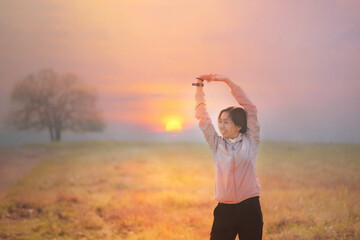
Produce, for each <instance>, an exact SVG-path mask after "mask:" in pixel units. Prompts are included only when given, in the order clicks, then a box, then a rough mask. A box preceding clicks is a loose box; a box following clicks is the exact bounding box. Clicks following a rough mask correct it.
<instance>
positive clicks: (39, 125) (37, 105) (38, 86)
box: [4, 69, 105, 141]
mask: <svg viewBox="0 0 360 240" xmlns="http://www.w3.org/2000/svg"><path fill="white" fill-rule="evenodd" d="M96 101H97V95H96V91H95V89H94V88H92V87H90V86H89V85H87V84H85V83H84V82H83V81H82V80H81V79H80V78H78V77H77V76H76V75H75V74H64V75H59V74H56V73H55V72H54V71H53V70H51V69H44V70H40V71H39V72H37V73H36V74H30V75H28V76H27V77H25V78H24V79H22V80H20V81H18V82H17V83H16V84H15V87H14V89H13V91H12V93H11V111H10V112H9V114H8V115H7V117H6V118H5V121H4V123H5V125H7V126H12V127H15V128H16V129H18V130H27V129H32V128H34V129H36V130H44V129H47V130H48V131H49V133H50V138H51V141H60V140H61V133H62V131H65V130H70V131H75V132H85V131H102V130H104V128H105V123H104V121H103V119H102V117H101V113H100V111H99V110H97V109H96V108H95V104H96Z"/></svg>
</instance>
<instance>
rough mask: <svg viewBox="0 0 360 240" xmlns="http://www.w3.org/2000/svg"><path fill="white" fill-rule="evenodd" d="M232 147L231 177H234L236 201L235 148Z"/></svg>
mask: <svg viewBox="0 0 360 240" xmlns="http://www.w3.org/2000/svg"><path fill="white" fill-rule="evenodd" d="M231 147H232V150H233V152H232V162H233V168H232V169H233V179H234V188H235V189H234V192H235V200H236V202H237V193H236V180H235V158H234V150H235V147H234V145H232V146H231Z"/></svg>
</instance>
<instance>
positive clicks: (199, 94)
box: [195, 87, 219, 154]
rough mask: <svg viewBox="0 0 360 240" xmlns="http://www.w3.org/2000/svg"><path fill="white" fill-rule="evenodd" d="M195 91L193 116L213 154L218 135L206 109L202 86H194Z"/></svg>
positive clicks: (215, 149)
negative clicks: (197, 121)
mask: <svg viewBox="0 0 360 240" xmlns="http://www.w3.org/2000/svg"><path fill="white" fill-rule="evenodd" d="M196 88H197V89H196V93H195V117H196V119H198V120H199V127H200V129H201V131H202V132H203V134H204V137H205V140H206V142H207V143H208V144H209V146H210V149H211V151H212V153H213V154H215V153H216V151H217V145H218V141H219V135H218V133H217V132H216V130H215V128H214V126H213V124H212V122H211V119H210V117H209V114H208V112H207V110H206V102H205V94H204V91H203V88H202V87H196Z"/></svg>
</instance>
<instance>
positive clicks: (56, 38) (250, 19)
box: [0, 0, 360, 143]
mask: <svg viewBox="0 0 360 240" xmlns="http://www.w3.org/2000/svg"><path fill="white" fill-rule="evenodd" d="M0 29H1V33H0V34H1V38H0V52H1V54H0V93H1V95H0V115H4V114H5V113H6V110H7V107H8V98H9V92H10V91H11V88H12V86H13V84H14V83H15V81H16V80H18V79H20V78H22V77H24V76H26V75H27V74H29V73H33V72H36V71H38V70H39V69H42V68H47V67H50V68H53V69H54V70H55V71H56V72H59V73H64V72H72V73H75V74H77V75H79V76H80V77H81V78H83V79H84V80H86V81H87V82H89V83H91V84H93V85H95V86H96V87H97V89H98V92H99V108H101V109H102V111H103V114H104V116H105V118H106V120H107V122H108V123H109V126H111V127H110V128H109V129H108V130H107V132H105V133H103V134H107V136H110V135H111V133H112V132H114V131H115V130H116V128H118V131H119V135H120V137H121V133H122V131H126V130H119V129H127V127H126V126H131V127H132V128H135V129H138V131H134V132H133V133H134V135H138V136H139V138H141V135H142V134H144V133H145V132H159V131H160V132H161V131H165V126H166V121H168V120H167V119H170V118H176V119H178V120H179V121H181V124H182V127H183V130H184V131H183V132H184V133H185V132H186V134H184V137H183V139H185V140H192V139H194V138H196V139H199V140H202V135H201V132H200V130H199V129H198V127H197V122H196V119H195V118H194V109H193V107H194V91H195V89H194V87H192V86H191V82H193V81H195V79H194V78H195V77H196V76H198V75H200V74H203V73H220V74H223V75H227V76H229V77H230V78H231V79H232V80H234V81H235V82H236V83H238V84H239V85H241V86H242V87H243V88H244V89H245V91H246V92H247V93H248V95H249V96H250V97H251V99H252V100H253V102H254V103H255V104H256V105H257V107H258V110H259V121H260V124H261V127H262V132H261V137H262V138H263V139H273V140H303V141H350V142H360V130H359V128H358V123H359V122H360V107H359V103H360V97H359V96H360V94H359V90H360V70H359V69H360V68H359V67H358V66H359V63H360V31H359V29H360V4H359V1H344V0H343V1H340V0H339V1H285V0H284V1H276V0H275V1H250V0H249V1H235V0H231V1H230V0H222V1H220V0H219V1H214V0H207V1H203V0H201V1H200V0H191V1H190V0H181V1H180V0H179V1H176V0H175V1H165V0H157V1H156V0H155V1H140V0H126V1H125V0H122V1H118V0H114V1H100V0H98V1H46V0H43V1H40V0H37V1H31V3H30V1H25V0H24V1H10V0H8V1H1V2H0ZM205 88H206V89H205V94H206V97H207V103H208V110H209V113H210V115H211V116H212V119H213V121H214V122H215V121H216V116H217V114H218V112H219V111H220V110H221V109H223V108H225V107H227V106H229V105H234V104H236V102H235V101H234V99H233V98H232V96H231V94H230V91H229V89H227V86H225V85H221V83H210V84H209V85H207V86H206V87H205ZM215 123H216V122H215ZM132 128H131V129H132ZM216 128H217V126H216ZM2 131H3V132H1V131H0V134H2V136H1V138H2V139H4V137H3V136H4V133H5V131H4V130H2ZM6 133H8V132H6ZM21 134H25V133H21ZM129 134H132V132H128V133H127V135H129ZM178 135H181V133H179V134H178ZM186 136H188V137H186ZM3 142H4V141H3ZM0 143H1V142H0Z"/></svg>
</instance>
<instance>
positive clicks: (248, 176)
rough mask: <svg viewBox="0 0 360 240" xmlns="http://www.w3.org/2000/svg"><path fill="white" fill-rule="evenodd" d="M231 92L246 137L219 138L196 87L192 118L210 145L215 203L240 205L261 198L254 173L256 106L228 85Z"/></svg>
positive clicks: (239, 89) (257, 133)
mask: <svg viewBox="0 0 360 240" xmlns="http://www.w3.org/2000/svg"><path fill="white" fill-rule="evenodd" d="M228 85H230V88H231V93H232V95H233V96H234V98H235V99H236V101H237V102H238V103H239V104H240V105H241V106H242V107H243V108H244V109H245V111H246V113H247V127H248V130H247V131H246V133H245V134H242V133H239V135H238V137H237V138H236V141H235V143H233V144H232V143H231V142H230V141H229V139H226V138H223V137H222V136H221V135H220V136H219V135H218V134H217V132H216V131H215V128H214V126H213V124H212V122H211V119H210V117H209V115H208V113H207V110H206V102H205V95H204V92H203V88H202V87H196V88H197V90H196V94H195V117H196V118H197V119H198V120H199V127H200V129H201V130H202V132H203V134H204V137H205V140H206V142H207V143H208V144H209V146H210V150H211V153H212V155H213V161H214V167H215V185H214V190H215V197H214V198H215V200H216V201H218V202H222V203H239V202H241V201H243V200H245V199H247V198H250V197H254V196H260V193H261V187H260V183H259V180H258V177H257V174H256V158H257V152H258V149H259V144H260V126H259V122H258V120H257V109H256V106H255V105H254V104H253V103H252V102H251V101H250V100H249V98H248V97H247V96H246V94H245V92H244V91H243V90H242V88H241V87H239V86H238V85H236V84H234V83H233V82H230V83H229V84H228Z"/></svg>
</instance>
